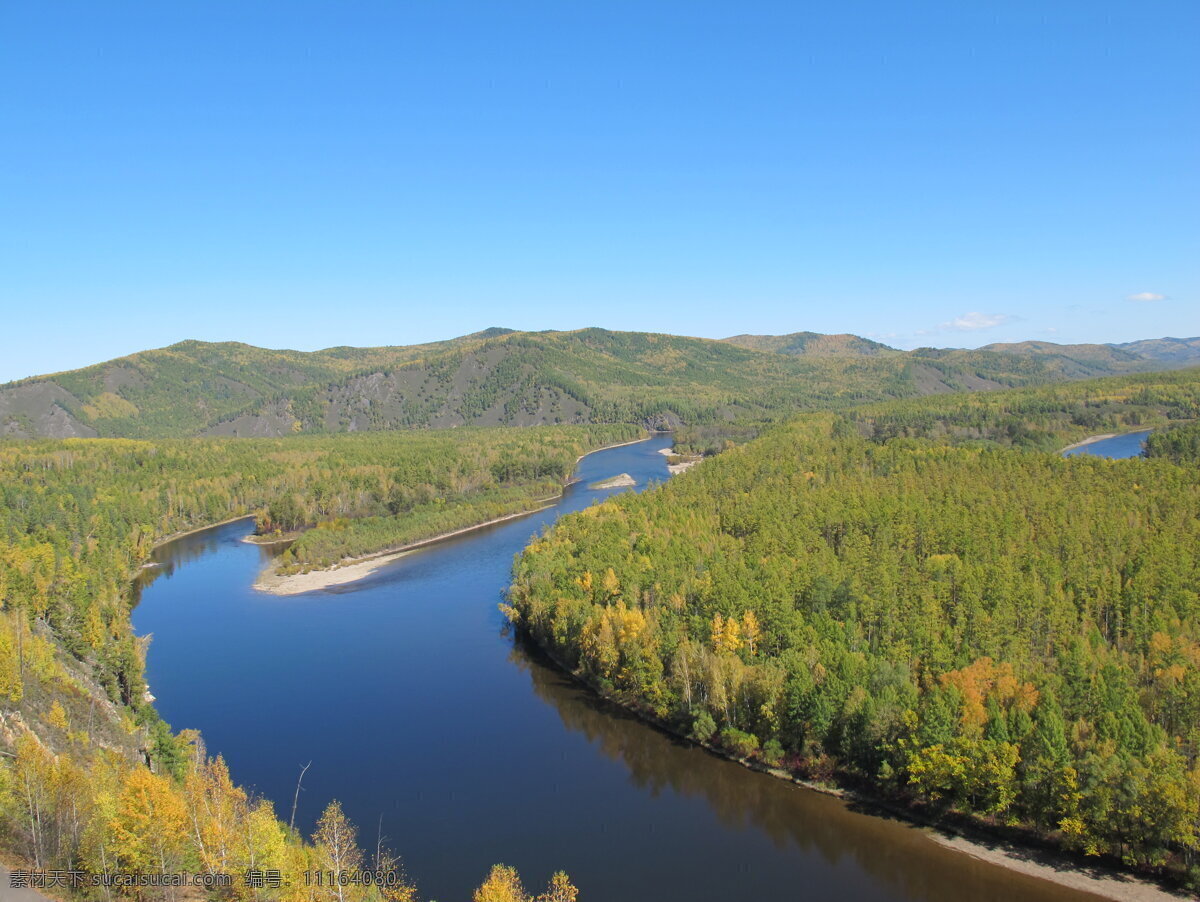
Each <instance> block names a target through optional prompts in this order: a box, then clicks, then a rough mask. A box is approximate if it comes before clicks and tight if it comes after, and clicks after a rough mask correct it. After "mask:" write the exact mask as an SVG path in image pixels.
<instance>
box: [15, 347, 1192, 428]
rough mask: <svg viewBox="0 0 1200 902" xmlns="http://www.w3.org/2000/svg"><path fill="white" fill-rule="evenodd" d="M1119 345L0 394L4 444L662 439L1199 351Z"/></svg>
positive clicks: (491, 361) (149, 356)
mask: <svg viewBox="0 0 1200 902" xmlns="http://www.w3.org/2000/svg"><path fill="white" fill-rule="evenodd" d="M1164 343H1166V344H1164ZM1133 344H1134V345H1136V346H1137V347H1132V346H1131V347H1130V348H1126V349H1121V348H1112V347H1109V346H1105V345H1077V346H1058V345H1048V344H1046V343H1040V342H1028V343H1024V344H1022V345H996V346H992V347H990V348H987V349H982V350H978V351H966V350H939V349H933V348H922V349H918V350H916V351H912V352H902V351H896V350H893V349H891V348H888V347H886V346H885V345H880V344H878V343H876V342H871V341H868V340H867V339H863V338H858V337H857V336H851V335H819V334H817V333H794V334H792V335H786V336H738V337H736V338H735V339H727V340H724V341H713V340H709V339H703V338H685V337H681V336H674V335H660V334H652V333H644V332H610V331H607V330H603V329H583V330H580V331H576V332H513V331H510V330H506V329H499V328H493V329H488V330H486V331H484V332H478V333H474V334H472V335H466V336H463V337H461V338H456V339H452V340H449V341H442V342H434V343H430V344H423V345H411V346H404V347H379V348H347V347H340V348H330V349H327V350H323V351H315V352H301V351H273V350H266V349H263V348H256V347H252V346H250V345H244V344H238V343H233V342H226V343H217V344H210V343H205V342H198V341H185V342H181V343H179V344H175V345H171V346H170V347H168V348H163V349H159V350H154V351H144V352H141V353H138V354H133V355H130V356H128V357H123V358H119V359H117V360H113V361H109V362H107V363H101V364H96V365H94V366H90V367H85V368H84V369H80V370H74V371H71V372H65V373H58V374H54V375H50V376H43V377H36V378H31V379H24V380H21V381H19V382H13V383H9V384H8V385H5V386H0V435H6V436H11V437H34V436H43V437H51V438H69V437H97V436H103V437H125V438H166V437H183V436H194V435H207V436H236V437H251V436H258V437H271V436H282V435H290V434H293V433H311V432H317V433H331V432H361V431H367V430H380V429H399V428H448V427H455V426H462V425H476V426H498V425H504V426H531V425H553V424H583V423H613V422H636V423H641V424H643V425H645V426H648V427H651V428H673V427H675V426H678V425H681V424H689V425H694V424H704V423H723V422H728V421H730V420H735V419H743V418H747V417H750V418H757V419H764V418H772V417H775V416H777V415H779V414H781V413H788V412H791V411H795V410H804V409H821V408H831V407H837V406H844V405H846V404H852V403H857V402H864V401H882V400H889V399H899V398H910V397H918V396H923V395H929V394H937V393H941V392H949V391H963V390H969V391H979V390H990V389H997V388H1012V387H1019V386H1024V385H1032V384H1045V383H1051V382H1059V381H1064V380H1070V379H1081V378H1088V377H1092V376H1101V375H1107V374H1111V373H1120V372H1130V371H1141V370H1150V369H1164V368H1170V367H1174V366H1178V365H1181V364H1185V363H1186V362H1188V360H1189V359H1190V358H1188V357H1187V355H1188V354H1190V353H1193V352H1195V353H1198V354H1200V342H1197V341H1196V340H1193V339H1162V340H1159V341H1158V342H1135V343H1133ZM1163 348H1166V350H1163ZM1151 354H1157V355H1158V356H1149V355H1151Z"/></svg>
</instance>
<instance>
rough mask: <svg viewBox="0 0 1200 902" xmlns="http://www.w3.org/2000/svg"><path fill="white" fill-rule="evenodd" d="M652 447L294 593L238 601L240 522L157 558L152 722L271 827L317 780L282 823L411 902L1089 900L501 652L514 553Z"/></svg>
mask: <svg viewBox="0 0 1200 902" xmlns="http://www.w3.org/2000/svg"><path fill="white" fill-rule="evenodd" d="M669 445H670V439H669V437H661V436H660V437H656V438H653V439H651V440H650V441H647V442H643V443H640V444H635V445H629V446H625V447H618V448H612V449H608V450H604V451H600V452H597V453H595V454H592V455H589V456H588V457H586V458H584V459H583V460H582V461H581V462H580V464H579V469H578V473H577V476H578V477H579V478H580V480H581V481H580V482H578V483H576V484H574V485H572V486H571V487H569V488H568V489H567V491H566V493H565V495H564V497H563V499H562V501H561V502H560V503H559V504H558V505H556V506H555V507H554V508H551V509H548V510H546V511H543V512H540V513H538V514H535V515H533V516H530V517H528V518H526V519H523V520H517V521H512V522H509V523H505V524H501V525H498V526H495V527H492V528H488V529H485V530H481V531H478V532H475V533H471V534H469V535H465V536H461V537H458V538H455V539H452V540H448V541H446V542H444V543H440V544H437V545H434V546H430V547H427V548H425V549H423V550H420V551H417V552H414V553H412V554H410V555H407V556H405V557H402V558H400V559H399V560H397V561H396V562H394V563H392V564H390V565H389V566H388V567H386V568H385V569H383V570H380V571H378V572H377V573H375V574H374V575H372V576H371V577H369V578H368V579H366V580H363V581H361V582H359V583H354V584H351V585H347V586H343V587H339V588H334V589H328V590H324V591H320V592H315V593H311V594H308V595H299V596H293V597H286V598H281V597H276V596H272V595H266V594H262V593H259V592H256V591H254V590H253V589H252V588H251V584H252V583H253V581H254V577H255V575H256V573H257V572H258V570H259V568H260V567H261V566H262V564H263V561H264V559H265V555H266V553H267V552H266V551H265V550H264V549H262V548H260V547H258V546H254V545H250V544H246V543H244V542H241V541H240V539H241V537H242V536H244V535H246V534H248V533H249V532H250V529H251V524H250V522H249V521H242V522H239V523H233V524H229V525H226V526H222V527H217V528H215V529H213V530H209V531H206V532H203V533H197V534H193V535H190V536H185V537H184V538H181V539H179V540H177V541H175V542H172V543H170V544H168V545H164V546H163V547H162V548H160V549H158V550H157V552H156V556H157V559H158V560H159V562H160V563H161V564H162V566H161V567H160V568H157V569H156V570H151V571H147V576H146V577H145V578H144V585H143V588H142V592H141V599H140V603H139V604H138V606H137V608H136V609H135V611H134V614H133V622H134V627H135V629H136V630H137V632H138V633H139V634H141V635H145V634H147V633H151V634H153V642H152V645H151V647H150V652H149V657H148V662H147V677H148V680H149V683H150V686H151V689H152V691H153V692H154V694H155V695H156V696H157V699H158V700H157V702H156V705H157V707H158V709H159V711H160V712H161V713H162V715H163V717H164V718H165V719H166V720H167V721H168V722H169V723H171V725H172V726H173V727H174V728H176V729H179V728H183V727H195V728H198V729H200V730H201V731H202V732H203V734H204V737H205V740H206V742H207V745H208V749H209V751H210V753H212V754H217V753H220V754H222V755H224V756H225V758H226V760H227V761H228V762H229V765H230V768H231V770H232V772H233V775H234V777H235V778H236V779H237V780H238V781H239V782H241V783H242V784H243V785H247V786H250V787H253V788H254V790H256V791H257V792H259V793H261V794H262V795H264V796H266V797H267V798H269V799H271V800H273V801H274V802H275V805H276V811H277V812H278V813H279V814H280V815H281V816H282V817H283V819H284V820H285V821H286V820H287V819H288V817H289V815H290V810H291V805H292V796H293V792H294V789H295V784H296V778H297V776H298V774H299V772H300V768H301V767H302V766H304V765H305V764H306V763H308V762H310V761H311V762H312V766H311V768H310V769H309V770H308V772H307V774H306V776H305V778H304V791H303V792H302V793H301V796H300V804H299V810H298V814H297V824H298V825H302V826H303V827H304V828H305V829H306V830H308V829H310V828H311V826H312V824H313V823H314V822H315V820H316V818H317V817H318V816H319V814H320V812H321V809H322V808H323V806H324V805H325V803H326V802H328V801H329V800H330V799H332V798H337V799H340V800H341V801H342V803H343V805H344V807H345V809H346V811H347V813H348V814H349V815H350V816H351V818H352V819H353V820H354V821H355V822H356V823H357V824H358V825H359V827H360V831H361V835H360V838H361V841H362V843H363V845H364V846H367V847H372V848H373V846H374V843H375V840H376V834H377V831H379V830H380V829H381V831H382V833H383V835H384V836H386V837H387V839H388V842H389V845H390V846H391V847H392V848H394V849H395V850H396V851H397V852H398V853H400V854H401V855H402V857H403V859H404V862H405V865H406V868H407V870H408V872H409V874H410V876H411V877H412V878H414V879H415V881H416V882H417V884H418V886H419V888H420V891H421V894H422V897H423V898H426V899H429V898H433V899H440V900H442V902H454V900H463V902H466V900H468V899H469V898H470V893H471V888H472V887H473V886H475V885H477V884H478V883H479V881H480V880H481V879H482V877H483V876H484V874H485V873H486V872H487V870H488V868H489V866H490V865H491V864H493V863H495V862H505V863H508V864H512V865H515V866H516V867H517V868H518V869H519V870H520V871H521V874H522V876H523V877H524V878H525V880H526V883H527V884H528V885H530V886H540V885H542V884H543V883H544V881H545V880H546V879H547V878H548V877H549V875H550V873H551V872H552V871H553V870H556V869H559V868H562V869H564V870H566V871H568V872H569V873H570V874H571V876H572V878H573V880H574V881H575V882H576V883H577V885H579V886H580V888H581V890H582V894H581V902H665V900H674V899H687V900H689V902H731V900H733V902H736V900H755V902H773V900H825V899H830V900H832V899H854V900H863V902H872V900H878V902H899V900H923V902H950V900H954V902H959V900H963V899H971V900H975V902H1000V900H1012V899H1023V900H1031V902H1041V900H1046V902H1049V900H1055V902H1075V900H1084V899H1093V898H1095V897H1093V896H1091V895H1088V894H1084V893H1079V892H1076V891H1073V890H1069V889H1066V888H1063V887H1060V886H1057V885H1054V884H1050V883H1046V882H1043V881H1039V880H1035V879H1033V878H1030V877H1027V876H1024V875H1021V874H1018V873H1015V872H1013V871H1009V870H1006V869H1003V868H1000V867H996V866H994V865H991V864H987V863H985V862H983V861H980V860H978V859H975V858H972V857H970V856H968V855H965V854H962V853H959V852H955V851H951V850H949V849H947V848H945V847H944V846H942V845H940V844H939V843H937V842H936V841H934V840H933V839H931V838H930V837H929V836H928V835H927V834H926V833H925V832H924V831H922V830H920V829H918V828H916V827H913V826H911V825H909V824H907V823H904V822H902V821H897V820H893V819H888V818H885V817H880V816H877V815H874V814H870V813H864V812H861V811H858V810H856V809H855V807H854V806H853V805H848V804H847V803H845V802H843V801H841V800H839V799H835V798H832V797H829V796H825V795H821V794H819V793H816V792H813V791H810V790H807V789H803V788H801V787H798V786H794V785H791V784H788V783H785V782H783V781H781V780H777V779H775V778H773V777H769V776H765V775H761V774H757V773H753V772H751V771H748V770H746V769H745V768H743V767H741V766H739V765H736V764H733V763H731V762H728V761H724V760H722V759H719V758H716V757H714V756H713V755H711V754H709V753H707V752H704V751H702V750H699V749H697V748H694V747H691V746H689V745H688V744H686V743H683V742H681V741H678V740H676V739H673V738H671V737H669V736H666V735H664V734H663V733H661V732H659V731H657V730H655V729H652V728H650V727H648V726H646V725H644V724H642V723H640V722H638V721H637V720H635V719H633V718H632V717H631V716H629V715H628V714H626V713H625V712H624V711H622V710H620V709H617V708H614V707H613V706H611V705H608V704H605V703H603V702H601V701H599V700H598V699H596V698H595V697H594V696H592V695H591V694H590V693H589V692H587V691H586V690H584V689H582V688H581V687H579V686H578V685H576V684H575V683H573V682H572V681H571V680H569V679H568V678H566V677H565V676H564V675H563V674H562V673H560V672H559V671H558V670H556V669H555V668H554V667H552V666H550V665H548V664H547V662H545V661H544V660H543V659H542V658H541V656H540V655H538V654H537V653H536V652H531V651H530V650H527V649H525V648H523V647H522V645H521V644H520V643H519V642H518V641H516V640H515V639H514V638H513V636H512V635H511V634H510V631H509V630H508V629H507V627H506V625H505V622H504V620H503V618H502V616H501V615H500V613H499V611H498V610H497V607H496V604H497V602H499V601H500V600H501V593H502V591H503V590H504V588H505V587H506V585H507V583H508V578H509V574H510V570H511V565H512V559H513V555H514V554H516V553H517V552H518V551H520V549H521V548H522V547H523V545H524V544H525V543H526V542H527V541H528V540H529V538H530V536H531V535H533V534H535V533H537V532H538V531H540V530H541V529H542V528H543V527H544V526H546V525H547V524H549V523H551V522H552V521H553V520H554V519H555V518H556V517H557V516H559V515H560V514H562V513H565V512H568V511H573V510H578V509H580V508H583V507H585V506H587V505H589V504H591V503H592V502H593V501H595V500H597V499H598V498H603V497H606V496H609V495H612V494H614V493H615V491H620V490H611V489H610V490H593V489H588V488H587V485H588V484H589V483H592V482H594V481H596V480H600V479H604V478H606V477H609V476H614V475H616V474H619V473H629V474H630V475H631V476H633V477H634V479H635V480H636V482H637V487H636V488H637V489H638V490H640V489H643V488H645V487H646V486H647V485H648V484H650V483H651V482H653V481H662V480H665V479H666V478H667V470H666V464H665V460H664V457H663V455H661V454H659V453H658V450H659V449H661V448H665V447H668V446H669ZM681 478H687V477H686V476H685V477H681ZM380 825H381V827H380Z"/></svg>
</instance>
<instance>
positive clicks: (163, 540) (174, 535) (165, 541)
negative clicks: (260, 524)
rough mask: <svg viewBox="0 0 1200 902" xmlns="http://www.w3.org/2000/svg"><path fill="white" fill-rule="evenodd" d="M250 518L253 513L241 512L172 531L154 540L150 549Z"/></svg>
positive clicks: (252, 517) (252, 516)
mask: <svg viewBox="0 0 1200 902" xmlns="http://www.w3.org/2000/svg"><path fill="white" fill-rule="evenodd" d="M252 519H254V514H241V515H239V516H237V517H230V518H229V519H228V520H222V521H221V522H220V523H209V524H208V525H206V526H196V527H194V528H192V529H185V530H184V531H183V532H173V533H171V534H170V535H169V536H163V537H162V538H161V539H158V540H157V541H155V543H154V544H153V545H151V546H150V550H151V551H153V550H154V549H156V548H161V547H162V546H163V545H167V544H169V543H171V542H174V541H175V540H176V539H182V538H184V537H185V536H190V535H195V534H196V533H198V532H204V531H205V530H208V529H216V528H217V527H219V526H228V525H229V524H230V523H237V522H238V521H239V520H252Z"/></svg>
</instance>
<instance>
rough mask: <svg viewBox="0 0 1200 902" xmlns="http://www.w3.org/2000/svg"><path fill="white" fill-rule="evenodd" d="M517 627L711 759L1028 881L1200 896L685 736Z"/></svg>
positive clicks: (1141, 896)
mask: <svg viewBox="0 0 1200 902" xmlns="http://www.w3.org/2000/svg"><path fill="white" fill-rule="evenodd" d="M517 629H518V630H520V631H521V633H523V634H524V637H525V641H527V642H528V643H529V645H530V646H531V647H532V648H534V649H536V650H537V652H538V654H541V655H544V656H545V657H546V659H547V660H549V661H550V662H551V663H552V664H553V666H554V667H555V668H557V669H558V670H559V671H561V672H562V673H563V674H565V675H566V676H567V677H569V678H570V679H571V680H573V681H575V682H576V683H578V684H579V685H580V686H582V687H583V688H584V689H586V690H587V691H588V692H590V693H592V694H593V695H595V696H596V697H598V698H600V699H602V700H603V701H605V702H607V703H608V704H612V705H616V706H617V707H619V708H621V709H622V710H624V711H628V712H629V713H631V714H632V715H633V716H634V717H636V718H637V719H638V720H639V721H641V722H642V723H644V724H645V725H646V726H648V727H650V728H651V729H655V730H659V731H661V732H663V733H665V734H667V735H668V736H671V737H674V738H676V739H681V740H683V741H684V742H687V743H689V744H691V745H695V746H698V747H699V748H702V749H704V750H705V751H706V752H708V753H709V754H710V755H715V756H716V757H718V758H721V759H723V760H725V761H729V762H731V763H733V764H740V765H741V766H742V767H745V768H747V769H748V770H752V771H756V772H758V773H761V774H763V775H765V776H770V777H774V778H776V779H778V780H782V781H784V782H785V783H791V784H793V785H795V786H798V787H800V788H802V789H807V790H810V791H812V792H819V793H821V794H822V795H827V796H833V797H834V798H837V799H840V800H842V801H843V802H846V803H856V804H859V805H862V806H864V807H866V808H868V809H872V810H871V811H868V812H867V815H868V816H869V817H884V816H885V815H891V816H892V817H895V818H897V819H898V820H900V821H902V822H904V823H905V824H906V825H908V826H909V827H912V828H914V829H917V830H920V831H921V832H922V833H923V834H924V835H925V836H926V837H928V838H929V840H930V841H932V842H934V843H937V844H938V845H940V846H942V847H943V848H946V849H949V850H951V851H954V852H959V853H961V854H963V855H969V856H971V857H972V858H975V859H977V860H979V861H983V862H985V863H987V864H990V865H993V866H995V867H999V868H1005V869H1007V870H1010V871H1014V872H1016V873H1019V874H1022V875H1024V876H1026V877H1032V878H1034V879H1037V880H1044V881H1046V882H1048V883H1053V884H1055V885H1057V886H1062V887H1066V888H1068V889H1073V890H1078V891H1080V892H1085V893H1091V894H1093V895H1095V896H1097V897H1099V898H1102V899H1111V900H1114V902H1187V900H1189V899H1195V898H1196V897H1195V896H1193V895H1192V894H1190V893H1187V892H1186V891H1182V890H1181V891H1175V892H1173V891H1171V890H1168V889H1166V888H1164V886H1163V885H1162V884H1160V883H1156V882H1153V881H1152V880H1151V879H1150V878H1147V877H1143V876H1141V875H1138V874H1136V873H1133V872H1131V871H1125V870H1120V869H1118V868H1115V867H1113V866H1112V865H1110V864H1108V863H1107V862H1106V861H1103V860H1096V861H1095V863H1094V864H1092V863H1088V864H1084V865H1080V864H1078V863H1076V862H1075V861H1073V860H1072V853H1070V852H1068V851H1066V850H1059V849H1058V848H1056V847H1054V846H1053V845H1052V844H1051V843H1050V841H1049V840H1047V841H1046V844H1045V845H1041V844H1037V843H1022V842H1019V841H1014V840H1011V839H1008V838H1006V837H1004V836H1002V835H1000V834H999V833H993V832H991V831H990V830H989V829H988V825H987V824H985V823H975V822H972V821H971V820H970V815H966V816H964V817H965V818H967V820H965V821H964V823H962V824H952V823H947V822H944V821H939V820H937V819H935V818H932V817H928V816H926V815H924V814H923V813H922V812H921V811H919V810H914V809H913V808H911V807H910V806H908V805H905V804H904V803H903V802H902V801H899V800H895V799H890V798H888V797H887V796H885V795H882V794H875V793H873V792H867V791H862V790H859V789H855V788H853V787H848V786H836V785H827V784H823V783H817V782H815V781H812V780H807V779H805V778H803V777H799V776H796V775H795V774H793V773H791V772H789V771H787V770H784V769H783V768H780V767H772V766H770V765H768V764H766V763H764V762H762V761H755V760H751V759H749V758H738V757H736V756H734V755H732V754H730V753H729V752H728V751H726V750H725V749H723V748H721V747H720V746H717V745H713V744H712V743H710V742H701V741H700V740H697V739H696V738H695V737H693V736H689V735H687V734H685V733H681V732H679V731H678V730H676V729H674V728H673V727H672V726H671V725H670V724H668V723H667V722H666V721H663V720H661V719H660V718H658V717H656V716H654V715H653V714H651V713H649V712H647V711H645V710H643V709H642V708H640V707H638V706H637V705H634V704H630V703H626V702H624V701H621V700H620V699H618V698H616V697H614V696H612V695H609V694H607V693H605V692H603V691H601V690H600V689H598V688H597V687H595V686H593V685H592V684H591V683H590V682H588V681H587V680H586V679H584V678H583V676H581V675H580V674H577V673H575V672H574V671H572V670H570V669H569V668H567V667H565V666H564V665H563V663H562V661H560V660H559V659H558V656H557V655H555V654H554V653H553V652H552V651H551V650H549V649H547V648H544V647H543V646H542V645H541V644H540V643H538V642H536V641H534V639H533V637H532V636H531V635H530V634H529V633H528V632H526V631H525V630H524V629H522V628H521V627H519V626H518V627H517ZM1084 868H1086V869H1084Z"/></svg>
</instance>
